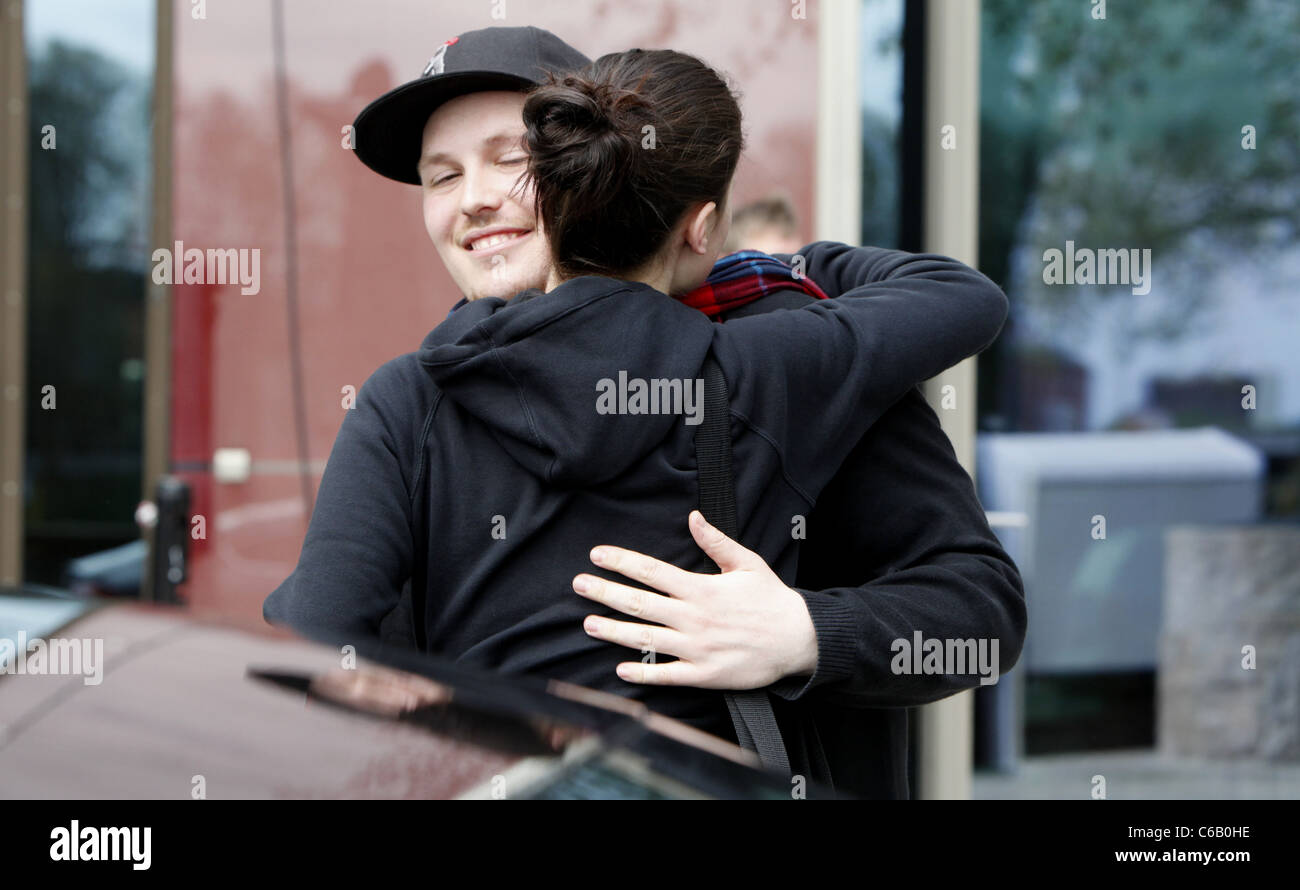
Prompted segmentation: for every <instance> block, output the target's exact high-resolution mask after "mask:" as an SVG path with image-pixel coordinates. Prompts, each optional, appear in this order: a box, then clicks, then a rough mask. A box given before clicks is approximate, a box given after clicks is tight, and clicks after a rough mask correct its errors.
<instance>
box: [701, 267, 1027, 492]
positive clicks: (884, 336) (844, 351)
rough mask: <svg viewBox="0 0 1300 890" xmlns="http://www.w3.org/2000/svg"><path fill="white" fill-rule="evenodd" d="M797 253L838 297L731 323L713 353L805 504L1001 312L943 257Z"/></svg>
mask: <svg viewBox="0 0 1300 890" xmlns="http://www.w3.org/2000/svg"><path fill="white" fill-rule="evenodd" d="M801 255H802V257H803V259H804V263H805V265H806V274H807V275H808V277H810V278H811V279H812V280H813V281H816V282H818V284H822V283H823V282H825V284H824V285H823V286H824V287H826V288H827V289H829V290H830V291H831V292H832V293H833V294H835V295H838V297H839V298H838V299H830V300H817V301H814V302H811V303H809V304H808V305H805V306H802V307H800V308H798V309H794V310H787V311H778V312H774V313H769V314H766V315H755V316H749V317H742V318H736V319H735V320H734V321H729V322H728V323H727V324H725V325H719V326H718V329H717V331H716V332H715V336H714V349H715V351H716V353H717V355H718V360H719V363H720V364H721V365H722V367H723V370H724V371H725V372H726V373H727V377H728V386H729V388H730V391H731V398H732V404H733V405H743V406H745V409H744V410H745V412H746V416H745V417H744V420H745V422H746V423H747V424H748V425H750V426H751V427H752V428H754V429H755V430H758V431H760V432H761V434H762V435H764V436H765V437H766V438H767V439H768V440H769V441H770V442H771V443H772V445H773V447H774V448H776V449H777V450H778V452H779V453H780V456H781V462H782V466H783V469H784V472H785V474H786V478H787V480H789V482H790V483H791V484H792V485H793V486H795V487H796V488H798V489H801V490H802V491H803V492H804V493H805V497H806V498H808V500H809V501H810V503H811V502H812V501H813V500H814V498H813V495H814V494H815V492H818V491H821V490H822V489H823V488H824V487H825V485H826V484H827V483H828V482H829V480H830V479H831V478H832V477H833V476H834V474H835V470H836V468H837V467H838V466H840V464H841V463H842V462H843V460H844V458H845V456H846V455H847V454H849V452H850V451H851V450H852V448H853V447H854V446H855V445H856V444H857V442H858V440H859V439H860V438H861V437H862V435H863V434H864V433H865V432H866V431H867V429H868V428H870V426H871V425H872V424H873V423H874V422H875V421H876V420H878V419H879V418H880V416H881V415H882V414H883V413H884V412H885V411H886V410H887V409H888V408H889V407H890V406H891V405H892V404H894V403H895V402H897V401H898V400H899V399H900V398H902V396H903V395H904V394H905V393H906V392H907V391H908V390H909V389H911V388H912V387H913V386H915V385H916V384H917V383H918V382H919V381H921V380H926V379H928V378H930V377H933V376H934V375H936V374H938V373H939V372H941V371H943V370H944V369H946V368H949V367H951V366H953V365H955V364H957V363H958V362H959V361H961V360H962V359H964V358H966V357H967V356H970V355H974V354H976V353H978V352H980V351H981V350H983V349H984V348H986V347H987V346H988V345H989V344H990V343H992V342H993V340H994V339H996V337H997V335H998V333H999V332H1000V331H1001V329H1002V325H1003V323H1004V322H1005V321H1006V315H1007V305H1008V304H1007V298H1006V295H1005V294H1004V293H1002V290H1001V288H999V287H998V286H997V285H996V284H994V283H993V282H992V281H990V280H989V279H988V278H986V277H985V276H983V275H981V274H980V273H979V272H977V271H976V270H974V269H972V268H970V267H969V266H966V265H964V264H963V263H959V262H957V261H956V260H953V259H950V258H948V257H944V256H938V255H935V254H912V253H906V252H904V251H899V250H885V249H883V248H863V247H850V246H848V245H845V244H837V243H832V242H818V243H815V244H810V245H809V246H808V247H806V248H804V250H803V252H802V254H801Z"/></svg>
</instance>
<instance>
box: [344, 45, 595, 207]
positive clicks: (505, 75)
mask: <svg viewBox="0 0 1300 890" xmlns="http://www.w3.org/2000/svg"><path fill="white" fill-rule="evenodd" d="M589 64H591V60H590V59H588V58H587V57H586V56H584V55H583V54H582V53H580V52H578V51H577V50H576V49H574V48H573V47H571V46H569V45H568V44H567V43H565V42H564V41H563V40H561V39H560V38H558V37H556V36H555V35H554V34H552V33H551V32H550V31H545V30H543V29H541V28H534V27H531V26H529V27H522V28H480V29H479V30H477V31H466V32H465V33H464V34H461V35H459V36H457V37H453V38H451V39H450V40H448V41H446V42H444V43H443V44H442V45H441V46H439V47H438V48H437V50H436V51H435V52H434V54H433V56H432V57H430V59H429V61H428V63H427V64H426V65H425V66H424V71H423V72H421V74H420V76H419V77H418V78H416V79H415V80H412V81H410V82H409V83H404V84H402V85H401V86H399V87H396V88H394V89H392V90H389V91H388V92H387V93H384V95H382V96H380V97H379V98H378V99H376V100H375V101H373V102H371V103H370V104H369V105H367V106H366V107H365V108H364V109H362V111H361V113H360V114H358V115H357V119H356V121H355V122H353V124H352V133H353V136H354V137H355V139H356V151H355V153H356V156H357V157H358V158H360V159H361V161H362V163H364V164H365V165H366V166H367V167H369V168H370V169H371V170H374V171H375V172H376V173H379V174H380V175H382V176H387V177H388V178H389V179H395V180H397V181H398V182H409V183H412V184H414V185H419V184H420V175H419V173H418V172H417V168H418V164H419V161H420V142H421V137H422V135H423V133H424V125H425V124H426V123H427V122H428V120H429V115H431V114H433V112H434V111H435V110H437V108H438V106H440V105H442V103H444V102H446V101H448V100H450V99H455V98H456V97H457V96H463V95H465V94H466V93H479V92H483V91H485V90H521V91H522V90H526V89H528V88H529V87H531V86H534V85H536V84H539V83H543V82H544V81H545V80H546V75H547V73H548V72H552V71H553V72H556V73H564V72H568V71H577V70H578V69H580V68H584V67H586V66H587V65H589Z"/></svg>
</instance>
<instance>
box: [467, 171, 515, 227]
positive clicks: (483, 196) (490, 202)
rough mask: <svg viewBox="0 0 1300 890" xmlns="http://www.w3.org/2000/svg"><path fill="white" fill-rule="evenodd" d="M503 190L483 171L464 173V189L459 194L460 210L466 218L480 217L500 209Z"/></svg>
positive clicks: (494, 179) (503, 195)
mask: <svg viewBox="0 0 1300 890" xmlns="http://www.w3.org/2000/svg"><path fill="white" fill-rule="evenodd" d="M504 199H505V189H503V188H502V187H501V184H500V183H499V182H498V181H497V179H496V178H495V177H492V176H488V175H486V174H485V173H484V172H483V171H475V172H473V173H471V172H468V171H467V172H466V173H465V188H464V190H463V191H462V192H461V205H460V209H461V212H463V213H464V214H465V215H466V216H481V215H482V214H484V213H489V212H492V211H495V210H499V209H501V202H502V201H503V200H504Z"/></svg>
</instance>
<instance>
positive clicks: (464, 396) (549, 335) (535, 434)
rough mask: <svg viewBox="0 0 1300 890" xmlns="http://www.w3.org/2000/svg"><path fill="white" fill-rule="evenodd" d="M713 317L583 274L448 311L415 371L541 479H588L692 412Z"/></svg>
mask: <svg viewBox="0 0 1300 890" xmlns="http://www.w3.org/2000/svg"><path fill="white" fill-rule="evenodd" d="M713 329H714V324H713V322H711V321H709V319H708V318H707V317H706V316H705V315H704V314H703V313H702V312H700V311H698V310H696V309H692V308H690V307H688V306H685V305H683V304H682V303H680V302H678V301H677V300H675V299H673V298H672V297H669V296H668V295H667V294H664V293H662V292H660V291H657V290H655V289H654V288H652V287H650V286H649V285H646V284H641V283H639V282H627V281H617V280H615V279H611V278H602V277H598V276H583V277H580V278H574V279H571V280H569V281H566V282H565V283H564V284H562V285H560V286H559V287H557V288H556V289H555V290H553V291H551V292H550V293H542V292H541V291H539V290H529V291H524V292H523V293H521V294H519V295H517V296H515V297H514V298H513V299H511V300H509V301H506V300H502V299H499V298H496V297H484V298H481V299H478V300H473V301H470V302H467V303H465V304H464V305H461V306H459V308H457V309H455V310H454V311H453V312H452V313H451V314H450V315H449V316H448V317H447V320H446V321H444V322H443V323H442V324H440V325H438V327H436V328H434V329H433V331H431V332H430V333H429V335H428V336H427V337H425V339H424V343H423V344H422V346H421V347H420V350H419V359H420V364H421V365H423V366H424V368H425V370H426V371H427V372H428V373H429V375H430V376H431V377H432V378H433V380H434V382H435V383H437V385H438V387H439V388H440V389H441V390H442V391H443V392H444V393H445V395H446V397H447V398H449V399H451V400H452V401H454V402H455V403H456V404H457V405H458V406H460V407H461V408H462V409H464V410H465V411H466V412H467V413H468V414H470V415H472V416H474V417H475V418H477V419H478V420H479V421H481V422H482V423H484V424H486V425H487V426H488V427H490V428H491V430H492V433H493V436H494V437H495V438H496V440H497V441H498V442H499V443H500V444H501V446H502V447H503V448H504V449H505V450H506V451H507V452H508V453H509V454H510V455H511V457H513V458H514V459H515V460H516V461H518V462H519V463H520V464H521V465H522V466H524V467H525V468H526V469H528V470H529V471H530V472H532V473H534V474H535V475H537V476H539V477H540V478H542V479H543V480H544V481H546V482H548V483H555V484H562V485H574V484H599V483H602V482H605V481H607V480H609V479H612V478H614V477H616V476H618V475H619V474H621V473H622V472H624V471H625V470H627V469H628V468H629V467H631V466H632V465H634V464H635V463H637V462H638V461H640V460H641V459H643V458H644V457H645V456H646V455H647V454H649V453H650V452H651V451H653V450H654V449H655V448H657V447H658V446H659V445H660V444H661V443H662V442H663V441H664V439H665V437H666V436H668V435H669V434H670V433H671V432H672V431H673V429H674V428H675V427H677V426H679V425H685V426H687V427H688V428H689V429H694V428H696V425H697V424H698V422H699V418H701V417H702V416H703V411H704V405H703V391H704V388H703V383H702V380H701V377H702V374H703V370H702V369H703V366H704V359H705V356H706V355H707V353H708V351H709V346H710V344H711V343H712V341H713Z"/></svg>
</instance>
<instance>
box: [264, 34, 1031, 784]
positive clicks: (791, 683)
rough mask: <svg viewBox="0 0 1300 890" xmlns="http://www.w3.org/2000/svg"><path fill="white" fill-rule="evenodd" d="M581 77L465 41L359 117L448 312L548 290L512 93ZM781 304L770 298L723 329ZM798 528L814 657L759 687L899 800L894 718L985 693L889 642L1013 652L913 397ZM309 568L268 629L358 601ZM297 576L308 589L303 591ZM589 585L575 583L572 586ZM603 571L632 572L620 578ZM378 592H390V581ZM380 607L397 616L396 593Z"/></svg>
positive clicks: (967, 520) (835, 775)
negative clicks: (910, 662)
mask: <svg viewBox="0 0 1300 890" xmlns="http://www.w3.org/2000/svg"><path fill="white" fill-rule="evenodd" d="M587 63H588V60H587V59H586V57H584V56H583V55H582V54H581V53H579V52H577V51H576V50H574V49H573V48H572V47H570V46H568V45H567V44H565V43H564V42H563V41H561V40H560V39H559V38H557V37H556V36H555V35H553V34H551V33H550V32H547V31H544V30H541V29H538V28H531V27H530V28H487V29H483V30H479V31H471V32H468V33H466V34H462V35H460V36H458V37H455V38H452V39H451V40H448V41H446V42H445V43H443V44H442V45H441V46H439V47H437V48H436V50H435V51H434V53H433V55H432V56H431V57H430V59H429V61H428V63H427V64H426V65H425V67H424V70H423V72H422V74H421V76H420V77H419V78H417V79H416V80H414V81H412V82H410V83H407V84H404V85H402V86H400V87H398V88H396V89H394V90H392V91H390V92H389V93H387V94H385V95H384V96H381V97H380V98H379V99H377V100H375V101H374V102H372V103H371V104H370V105H369V106H368V107H367V108H366V109H365V110H363V111H362V112H361V114H360V115H359V116H358V118H357V120H356V122H355V124H354V130H355V133H356V154H357V156H358V157H359V158H360V159H361V160H362V161H363V162H364V163H366V164H367V165H368V166H369V167H371V168H372V169H374V170H375V171H376V172H378V173H380V174H382V175H384V176H386V177H388V178H390V179H395V180H397V181H399V182H406V183H411V184H414V185H420V186H421V187H422V190H423V213H424V222H425V228H426V230H427V231H428V233H429V237H430V239H431V240H432V241H433V244H434V247H435V249H436V250H437V251H438V254H439V256H441V258H442V260H443V263H444V264H445V265H446V267H447V269H448V271H449V272H450V274H451V276H452V278H453V280H454V281H455V282H456V284H457V286H458V287H459V288H460V290H461V292H462V294H463V296H464V300H462V301H461V303H460V304H457V305H458V306H459V305H461V304H463V303H464V301H465V300H476V299H480V298H482V297H486V296H499V297H503V298H509V297H511V296H513V295H514V294H515V293H518V292H519V291H521V290H524V289H525V288H530V287H535V288H539V289H544V287H545V283H546V279H547V276H548V273H549V271H550V256H549V252H548V248H547V244H546V240H545V236H544V233H543V232H541V231H540V230H539V229H538V226H537V221H536V219H535V217H534V214H533V210H532V206H531V202H530V200H529V193H527V192H525V191H523V190H519V189H517V188H516V185H517V182H518V179H519V176H520V174H521V173H523V172H524V170H525V169H526V165H527V155H526V153H525V151H524V148H523V142H522V137H523V133H524V127H523V122H522V118H521V110H522V107H523V101H524V94H523V91H524V90H526V89H528V88H529V87H530V86H532V85H534V84H536V83H539V82H541V81H542V80H543V79H544V78H545V77H546V73H547V72H548V71H557V72H563V71H566V70H574V69H577V68H580V67H583V66H585V65H586V64H587ZM832 296H834V294H832ZM805 299H806V298H805ZM787 305H788V303H787V302H785V301H783V300H782V294H781V293H777V294H774V295H773V296H772V297H771V298H763V299H758V300H755V301H753V302H750V303H749V304H748V305H746V306H744V307H742V309H740V310H735V311H734V312H733V313H729V314H728V313H724V314H723V315H721V316H720V320H726V318H728V317H732V316H738V315H749V314H754V313H755V312H763V311H768V310H770V309H773V308H785V307H786V306H787ZM375 447H387V446H385V443H380V442H376V443H375ZM321 512H322V511H321V509H320V508H319V507H318V509H317V511H316V514H314V515H313V517H312V524H313V526H316V525H317V524H318V523H320V524H321V525H322V526H324V525H330V524H335V525H339V526H340V527H342V526H345V525H347V524H349V523H351V522H353V521H354V519H355V518H354V517H351V516H342V515H340V516H320V515H319V514H320V513H321ZM683 519H684V518H683ZM808 529H809V534H808V539H807V540H806V541H805V542H804V543H803V544H802V546H801V555H800V563H799V575H798V579H797V582H798V585H799V586H798V587H796V588H793V590H794V591H796V592H797V593H798V594H799V596H801V597H803V599H804V600H805V601H806V605H807V608H808V625H809V635H808V640H809V642H810V645H809V651H807V652H798V653H789V652H785V653H772V657H773V659H774V660H775V661H777V662H779V663H782V664H797V663H806V665H807V669H806V670H801V671H798V672H796V673H792V674H790V675H788V676H786V677H785V678H784V679H783V680H781V681H779V682H778V683H775V684H772V686H770V687H768V691H769V692H770V693H771V694H770V696H769V697H770V698H771V699H772V702H773V705H774V707H775V709H776V713H777V717H778V718H779V722H780V726H781V734H782V735H783V736H784V737H785V740H786V743H787V745H788V746H789V748H790V751H791V765H792V768H794V769H795V771H796V772H800V771H803V772H805V773H808V774H811V775H813V777H815V778H818V779H821V780H823V781H833V782H834V784H835V785H836V786H838V787H841V788H843V789H845V790H848V791H850V792H853V793H857V794H861V795H866V796H872V797H895V798H904V797H907V796H908V782H907V771H906V756H907V713H906V710H905V708H907V707H909V706H914V705H920V704H924V703H928V702H931V701H935V700H938V699H940V698H943V697H946V696H948V695H951V694H953V693H954V692H957V691H960V690H962V689H966V688H971V687H973V686H975V685H977V684H978V682H979V678H978V677H977V676H975V675H970V676H957V675H924V674H907V675H901V676H900V675H899V674H898V673H897V672H891V670H890V664H891V661H892V660H893V655H894V650H893V648H892V646H891V642H892V641H893V640H895V639H900V638H901V639H905V640H909V641H910V640H911V639H912V635H913V632H914V631H920V630H924V631H925V633H926V635H927V636H930V637H950V638H951V637H956V638H961V639H968V638H977V639H995V640H999V641H1000V643H1001V652H1002V669H1003V670H1004V671H1005V670H1006V669H1008V668H1009V667H1010V666H1011V665H1012V664H1014V663H1015V661H1016V659H1017V658H1018V656H1019V652H1020V649H1021V646H1022V645H1023V638H1024V631H1025V611H1024V593H1023V588H1022V586H1021V581H1020V577H1019V574H1018V572H1017V570H1016V568H1015V565H1014V564H1013V563H1012V561H1011V560H1010V558H1009V557H1007V555H1006V553H1005V552H1004V551H1003V550H1002V548H1001V546H1000V544H999V543H998V542H997V539H996V537H995V536H994V535H993V534H992V532H991V531H990V530H989V527H988V524H987V521H986V520H985V518H984V513H983V509H982V507H981V506H980V504H979V501H978V499H977V497H976V495H975V491H974V487H973V485H972V483H971V479H970V477H969V475H967V473H966V472H965V470H963V469H962V467H961V466H960V464H958V463H957V461H956V456H955V454H954V452H953V450H952V446H951V444H950V442H949V441H948V438H947V436H946V434H945V433H944V432H943V430H942V428H941V427H940V425H939V422H938V418H937V417H936V416H935V414H934V412H933V410H931V409H930V407H929V405H928V404H927V403H926V402H925V399H924V397H923V396H922V395H921V393H920V391H919V389H916V388H914V389H913V390H912V391H911V392H910V393H909V394H907V395H906V396H904V397H903V398H902V399H900V400H899V401H898V402H897V403H896V404H895V405H894V407H892V408H890V409H889V410H888V411H887V412H886V413H885V414H884V415H883V416H882V417H881V418H880V419H879V420H878V421H877V423H876V424H875V426H874V427H873V428H872V429H871V430H869V431H868V433H867V435H866V436H864V438H863V439H862V441H861V443H860V444H859V446H858V447H857V448H856V449H855V451H854V452H853V453H852V454H851V455H850V458H849V459H848V460H847V461H846V462H845V463H844V464H843V465H842V466H841V468H840V470H839V472H838V474H837V475H836V477H835V478H834V479H833V480H832V482H831V483H830V485H829V486H827V488H826V489H825V491H824V493H823V497H822V499H821V500H820V501H819V503H818V506H817V508H816V510H814V511H813V513H812V515H811V516H810V517H809V518H808ZM695 531H696V529H695V527H694V526H692V532H693V533H695ZM696 540H697V541H698V542H699V543H700V544H701V547H702V548H703V549H705V552H706V553H708V554H709V556H710V557H711V558H713V559H714V561H715V562H717V563H718V564H719V565H720V566H721V567H722V568H723V569H724V573H725V572H726V571H727V569H728V565H727V564H726V563H729V564H731V565H736V564H739V563H740V562H742V561H743V562H745V563H746V570H747V571H748V572H750V575H748V576H747V577H752V578H753V579H754V585H753V593H754V596H761V595H769V593H768V592H770V591H771V590H772V589H773V588H772V587H771V585H772V584H776V585H778V586H779V588H780V590H781V592H783V593H788V592H789V591H790V590H791V588H786V587H785V585H784V584H782V583H781V582H780V579H779V578H777V576H776V575H775V573H774V572H772V571H771V569H770V568H768V567H767V566H766V564H765V563H763V561H762V560H761V559H760V558H758V557H757V556H756V554H753V553H752V552H750V551H748V550H746V549H745V548H744V547H742V546H741V545H740V544H738V543H737V542H735V541H732V540H730V539H726V538H725V537H724V536H721V533H720V532H717V531H716V529H711V527H710V531H709V532H708V533H707V534H706V535H700V534H696ZM601 543H602V542H600V541H592V542H591V544H592V546H595V545H597V544H601ZM746 555H747V556H746ZM749 557H752V558H753V559H749ZM646 558H648V557H646ZM306 560H307V556H306V547H304V560H303V561H300V563H299V567H298V569H297V570H296V571H295V573H294V575H292V576H290V578H289V579H287V580H286V581H285V582H284V583H283V584H281V585H280V587H279V588H277V590H276V591H275V592H273V593H272V594H271V596H270V597H268V598H267V601H266V604H265V606H264V615H265V617H266V618H267V619H268V620H273V621H288V620H289V616H290V615H292V616H294V618H295V619H296V620H297V621H299V622H301V621H304V616H310V617H311V619H312V620H314V621H318V623H326V622H328V621H329V620H330V619H331V618H332V617H338V613H339V611H341V610H347V609H348V608H349V605H348V604H349V603H351V602H355V600H353V599H351V598H353V597H356V596H358V593H357V592H356V591H354V590H350V589H338V590H334V589H331V588H330V587H329V583H330V580H331V572H330V571H329V567H325V566H322V567H312V566H307V565H305V562H306ZM754 560H757V563H755V562H754ZM724 561H725V563H724ZM317 568H319V571H317V570H315V569H317ZM304 570H310V577H305V578H303V579H298V578H297V576H298V575H299V574H300V573H303V572H304ZM585 570H588V567H586V566H581V565H579V566H574V574H575V575H576V574H578V573H579V572H582V571H585ZM615 570H616V571H620V572H623V573H627V570H626V569H625V567H624V566H617V567H615ZM415 571H419V570H418V568H417V569H415ZM692 577H693V578H694V579H696V581H697V582H698V583H699V584H701V585H708V584H713V583H722V582H720V581H719V580H718V579H721V578H723V577H724V575H694V576H692ZM386 581H387V583H388V585H389V586H391V585H392V584H396V585H397V586H400V585H401V583H402V581H401V580H399V579H397V578H396V577H395V576H394V577H393V578H387V579H386ZM408 581H409V579H408ZM837 585H847V586H837ZM344 586H346V585H344ZM422 586H423V585H422V584H416V585H415V587H416V588H417V589H416V592H415V598H414V600H412V601H410V602H411V605H412V607H413V611H414V613H415V616H416V618H415V620H414V621H413V622H411V621H410V620H409V618H407V619H406V621H407V623H408V624H412V625H413V633H414V636H415V642H416V644H417V645H420V644H421V642H422V635H423V634H422V629H421V624H422V621H421V619H420V617H419V616H420V615H421V612H422V609H423V603H422V600H423V597H424V591H423V589H421V588H422ZM390 594H391V596H390ZM574 595H575V596H577V594H576V593H575V594H574ZM384 596H386V597H388V599H389V600H390V601H393V602H396V600H397V592H396V587H393V588H392V589H391V590H390V591H386V592H385V593H384ZM395 614H396V613H395ZM353 617H355V616H353ZM390 617H391V616H390ZM720 618H723V619H725V616H720ZM340 620H341V619H340ZM353 624H355V622H353ZM349 626H352V625H349ZM372 629H373V630H375V631H377V630H378V628H372ZM629 657H632V658H634V657H635V656H629Z"/></svg>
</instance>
